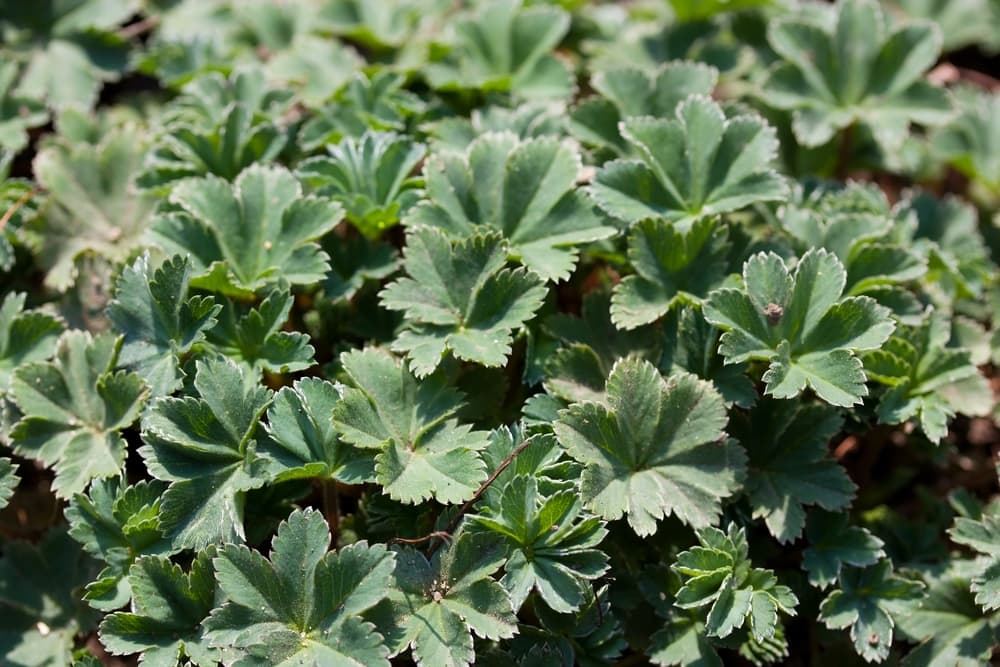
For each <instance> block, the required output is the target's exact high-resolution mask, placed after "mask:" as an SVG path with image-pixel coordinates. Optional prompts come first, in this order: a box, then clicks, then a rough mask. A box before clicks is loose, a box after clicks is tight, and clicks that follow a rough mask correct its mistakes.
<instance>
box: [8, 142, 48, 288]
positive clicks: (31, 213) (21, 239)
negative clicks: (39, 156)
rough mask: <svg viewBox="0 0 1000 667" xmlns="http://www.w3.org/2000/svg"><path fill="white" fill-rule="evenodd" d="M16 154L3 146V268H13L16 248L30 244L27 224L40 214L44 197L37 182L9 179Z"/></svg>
mask: <svg viewBox="0 0 1000 667" xmlns="http://www.w3.org/2000/svg"><path fill="white" fill-rule="evenodd" d="M13 160H14V153H12V152H10V151H8V150H6V149H4V148H2V147H0V209H2V210H3V211H4V213H3V215H5V216H7V222H6V224H5V225H4V227H3V228H2V229H0V271H10V269H11V268H12V267H13V266H14V262H15V260H16V259H17V258H16V256H15V247H17V246H23V245H27V243H28V239H26V238H25V231H24V227H25V225H26V223H27V221H29V220H31V219H32V218H33V217H35V216H36V215H37V213H38V206H39V203H40V202H41V200H42V199H43V196H42V194H41V193H40V192H38V191H37V190H36V189H35V186H34V183H32V182H31V181H29V180H27V179H24V178H9V175H10V168H11V163H12V162H13Z"/></svg>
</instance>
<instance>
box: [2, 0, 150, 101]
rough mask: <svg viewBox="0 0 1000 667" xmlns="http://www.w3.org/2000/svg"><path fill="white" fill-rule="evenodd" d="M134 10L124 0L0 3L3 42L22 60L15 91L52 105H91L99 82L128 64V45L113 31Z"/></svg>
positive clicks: (116, 75)
mask: <svg viewBox="0 0 1000 667" xmlns="http://www.w3.org/2000/svg"><path fill="white" fill-rule="evenodd" d="M133 11H134V6H133V3H132V2H129V0H76V1H74V2H55V1H53V0H45V1H43V2H40V3H36V4H34V5H32V6H31V7H28V6H27V5H23V4H21V3H19V2H16V0H8V1H6V2H4V3H2V5H0V16H3V17H4V22H5V23H6V24H7V25H8V29H7V30H6V31H5V32H7V33H9V35H5V40H4V41H5V43H6V44H5V45H6V46H8V47H12V48H13V49H16V51H15V53H16V54H17V57H18V59H23V60H25V62H26V67H25V70H24V72H23V74H22V76H21V81H20V83H19V85H18V88H17V93H18V94H20V95H24V96H27V97H31V98H36V99H44V100H45V101H46V102H47V103H48V105H49V106H50V107H52V108H55V109H66V108H70V107H76V108H84V109H90V108H92V107H93V106H94V104H95V103H96V102H97V97H98V93H99V92H100V89H101V86H102V84H103V83H104V82H106V81H115V80H117V79H118V78H119V76H120V74H121V72H122V71H124V70H125V68H126V66H127V64H128V43H127V42H126V41H125V40H124V39H123V38H121V37H119V36H118V35H116V34H115V33H114V32H112V30H113V29H114V28H115V27H116V26H118V25H120V24H122V23H124V22H125V21H126V20H127V19H128V18H129V16H131V15H132V13H133Z"/></svg>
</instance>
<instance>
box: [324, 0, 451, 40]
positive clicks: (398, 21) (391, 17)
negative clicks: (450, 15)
mask: <svg viewBox="0 0 1000 667" xmlns="http://www.w3.org/2000/svg"><path fill="white" fill-rule="evenodd" d="M433 6H434V3H427V2H414V1H413V0H388V1H387V2H379V3H374V4H373V3H369V2H365V1H364V0H334V1H333V2H329V3H327V4H326V5H325V6H324V7H323V11H322V14H321V16H322V20H323V25H324V26H326V27H329V28H330V29H331V30H332V31H333V33H334V34H336V35H340V36H343V37H345V38H347V39H348V40H350V41H353V42H358V43H360V44H363V45H364V46H367V47H370V48H372V49H374V50H376V51H381V50H385V49H398V48H400V47H402V46H404V45H405V44H406V41H407V39H409V38H410V37H411V35H412V34H413V32H414V30H415V29H416V28H417V24H418V23H419V21H420V18H421V17H422V15H424V14H425V13H426V12H428V11H433V9H432V8H433Z"/></svg>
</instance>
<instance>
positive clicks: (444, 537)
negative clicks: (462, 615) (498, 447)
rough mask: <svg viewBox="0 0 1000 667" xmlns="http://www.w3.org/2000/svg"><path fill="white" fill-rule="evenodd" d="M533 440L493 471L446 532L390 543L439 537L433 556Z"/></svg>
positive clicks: (429, 552) (413, 542)
mask: <svg viewBox="0 0 1000 667" xmlns="http://www.w3.org/2000/svg"><path fill="white" fill-rule="evenodd" d="M532 440H533V438H526V439H525V440H524V441H523V442H521V443H520V444H519V445H518V446H517V447H515V448H514V449H513V451H511V453H510V454H508V455H507V458H505V459H504V460H503V461H501V462H500V465H498V466H497V469H496V470H494V471H493V474H492V475H490V476H489V477H487V478H486V481H485V482H483V483H482V484H480V485H479V488H478V489H476V492H475V493H474V494H472V497H471V498H469V499H468V500H467V501H465V504H464V505H462V506H461V507H460V508H459V510H458V512H457V513H456V514H455V516H453V517H452V518H451V521H449V522H448V526H447V527H446V528H445V529H444V530H435V531H434V532H432V533H429V534H427V535H424V536H423V537H418V538H414V539H404V538H401V537H394V538H393V539H392V540H390V541H392V542H403V543H405V544H420V543H421V542H426V541H427V540H430V539H433V538H435V537H437V538H439V541H438V542H435V543H433V544H431V546H430V548H429V549H428V550H427V556H428V557H430V556H433V555H434V552H435V551H437V550H438V548H439V547H440V546H441V545H442V544H443V543H445V542H447V541H448V540H449V539H451V536H452V535H453V534H454V533H455V529H456V528H458V524H459V523H461V521H462V517H464V516H465V514H466V512H468V511H469V510H470V509H471V508H472V506H473V505H475V504H476V503H477V502H478V501H479V499H480V498H482V496H483V494H484V493H486V489H488V488H490V484H492V483H493V482H495V481H496V479H497V477H499V476H500V474H501V473H503V471H504V470H506V469H507V466H509V465H510V464H511V463H513V462H514V459H516V458H517V455H518V454H520V453H521V452H523V451H524V448H525V447H527V446H528V445H529V444H530V443H531V441H532Z"/></svg>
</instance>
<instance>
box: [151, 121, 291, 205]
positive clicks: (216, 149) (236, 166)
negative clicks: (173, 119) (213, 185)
mask: <svg viewBox="0 0 1000 667" xmlns="http://www.w3.org/2000/svg"><path fill="white" fill-rule="evenodd" d="M286 139H287V138H286V133H285V131H284V130H283V129H281V128H279V127H277V126H276V125H275V124H273V123H269V122H266V121H261V120H260V119H258V118H255V116H254V112H253V110H251V109H248V108H247V107H245V106H243V105H242V104H233V105H231V106H229V107H228V109H227V110H226V111H225V113H224V115H223V117H222V119H221V120H220V121H219V122H218V123H217V124H215V125H212V126H208V127H201V126H198V125H196V124H190V125H188V124H181V123H173V124H170V125H167V126H166V127H165V128H164V129H163V131H162V133H161V135H160V136H159V138H158V140H157V143H156V145H155V146H154V147H153V149H152V150H151V151H150V152H149V154H148V155H147V156H146V159H145V161H144V164H143V170H142V172H140V173H139V176H138V177H137V179H136V183H137V184H138V185H139V186H140V187H142V188H146V189H149V190H153V191H155V192H157V193H160V194H167V193H169V192H170V190H171V189H173V187H174V186H175V185H176V184H177V183H178V182H179V181H181V180H183V179H185V178H192V177H197V176H205V175H206V174H212V175H214V176H218V177H220V178H223V179H225V180H227V181H231V180H233V179H234V178H236V176H237V175H238V174H239V173H240V172H241V171H243V170H244V169H245V168H247V167H249V166H250V165H252V164H254V163H267V162H270V161H272V160H273V159H274V158H275V157H277V155H278V153H280V152H281V150H282V149H283V148H284V147H285V142H286Z"/></svg>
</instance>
